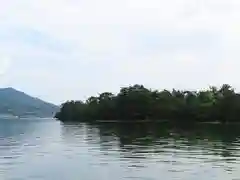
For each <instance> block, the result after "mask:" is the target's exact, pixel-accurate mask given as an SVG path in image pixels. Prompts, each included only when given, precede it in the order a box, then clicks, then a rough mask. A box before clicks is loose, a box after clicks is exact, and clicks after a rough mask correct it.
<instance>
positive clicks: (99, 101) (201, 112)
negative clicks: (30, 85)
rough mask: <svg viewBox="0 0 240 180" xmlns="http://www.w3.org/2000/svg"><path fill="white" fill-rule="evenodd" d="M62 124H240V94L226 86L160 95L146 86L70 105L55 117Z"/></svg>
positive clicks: (168, 92)
mask: <svg viewBox="0 0 240 180" xmlns="http://www.w3.org/2000/svg"><path fill="white" fill-rule="evenodd" d="M55 117H56V118H57V119H59V120H61V121H95V120H123V121H124V120H125V121H127V120H161V119H167V120H171V121H174V122H180V123H184V122H187V123H189V122H196V121H197V122H207V121H218V122H221V123H227V122H236V121H239V120H240V94H237V93H235V92H234V89H233V88H232V87H231V86H229V85H227V84H224V85H222V86H221V88H219V89H218V88H216V87H210V88H209V89H208V90H205V91H198V92H195V91H179V90H175V89H173V90H172V91H171V92H170V91H168V90H163V91H157V90H151V89H147V88H145V87H144V86H142V85H137V84H136V85H134V86H129V87H123V88H121V90H120V92H119V93H118V94H117V95H114V94H112V93H109V92H105V93H102V94H99V96H98V97H90V98H88V99H87V100H86V101H85V102H82V101H68V102H66V103H64V104H63V105H62V106H61V110H60V112H58V113H57V114H56V116H55Z"/></svg>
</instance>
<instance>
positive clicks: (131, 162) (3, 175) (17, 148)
mask: <svg viewBox="0 0 240 180" xmlns="http://www.w3.org/2000/svg"><path fill="white" fill-rule="evenodd" d="M239 127H240V126H236V125H235V126H231V125H229V126H221V125H198V126H194V127H193V126H191V127H190V126H188V127H186V126H183V127H181V128H180V127H178V128H177V127H172V126H170V125H166V124H160V123H159V124H156V123H155V124H153V123H137V124H136V123H135V124H131V123H125V124H124V123H100V124H84V123H78V124H76V123H69V124H63V123H60V122H58V121H55V120H52V119H21V120H10V119H2V120H1V121H0V179H3V180H35V179H36V180H53V179H59V180H79V179H84V180H113V179H114V180H122V179H123V180H124V179H139V180H159V179H164V180H173V179H184V180H191V179H194V180H200V179H201V180H202V179H208V180H228V179H234V180H237V179H240V158H239V157H240V153H239V152H240V151H239V144H240V139H239V137H240V132H239V131H238V129H239Z"/></svg>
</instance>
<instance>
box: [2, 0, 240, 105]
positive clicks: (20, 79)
mask: <svg viewBox="0 0 240 180" xmlns="http://www.w3.org/2000/svg"><path fill="white" fill-rule="evenodd" d="M0 1H1V6H0V27H1V28H0V86H1V87H9V86H10V87H14V88H17V89H19V90H21V91H24V92H26V93H28V94H30V95H33V96H37V97H39V98H42V99H44V100H47V101H50V102H54V103H56V104H59V103H62V102H64V101H65V100H68V99H85V98H86V97H87V96H90V95H96V94H97V93H98V92H103V91H111V92H117V91H118V90H119V88H120V87H122V86H127V85H129V84H135V83H140V84H143V85H145V86H146V87H151V88H157V89H163V88H167V89H171V88H184V89H199V88H205V87H208V86H209V85H217V86H218V85H220V84H223V83H228V84H231V85H232V86H233V87H235V88H236V89H237V90H240V71H239V69H240V54H239V52H240V51H239V50H240V1H239V0H41V1H40V0H39V1H37V0H21V1H19V0H9V1H5V0H0Z"/></svg>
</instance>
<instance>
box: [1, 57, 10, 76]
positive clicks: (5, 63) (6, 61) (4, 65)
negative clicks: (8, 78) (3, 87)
mask: <svg viewBox="0 0 240 180" xmlns="http://www.w3.org/2000/svg"><path fill="white" fill-rule="evenodd" d="M10 66H11V59H10V58H9V57H7V56H0V75H4V74H5V73H6V72H7V71H8V69H9V68H10Z"/></svg>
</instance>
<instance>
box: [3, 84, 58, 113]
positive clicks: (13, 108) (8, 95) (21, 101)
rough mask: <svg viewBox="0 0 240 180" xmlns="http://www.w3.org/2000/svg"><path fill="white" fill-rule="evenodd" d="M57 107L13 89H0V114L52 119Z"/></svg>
mask: <svg viewBox="0 0 240 180" xmlns="http://www.w3.org/2000/svg"><path fill="white" fill-rule="evenodd" d="M58 110H59V107H58V106H56V105H54V104H51V103H48V102H45V101H43V100H41V99H38V98H34V97H31V96H29V95H27V94H25V93H24V92H20V91H18V90H16V89H13V88H0V114H9V115H14V116H20V117H29V116H30V117H31V116H37V117H53V116H54V115H55V113H56V112H57V111H58Z"/></svg>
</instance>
